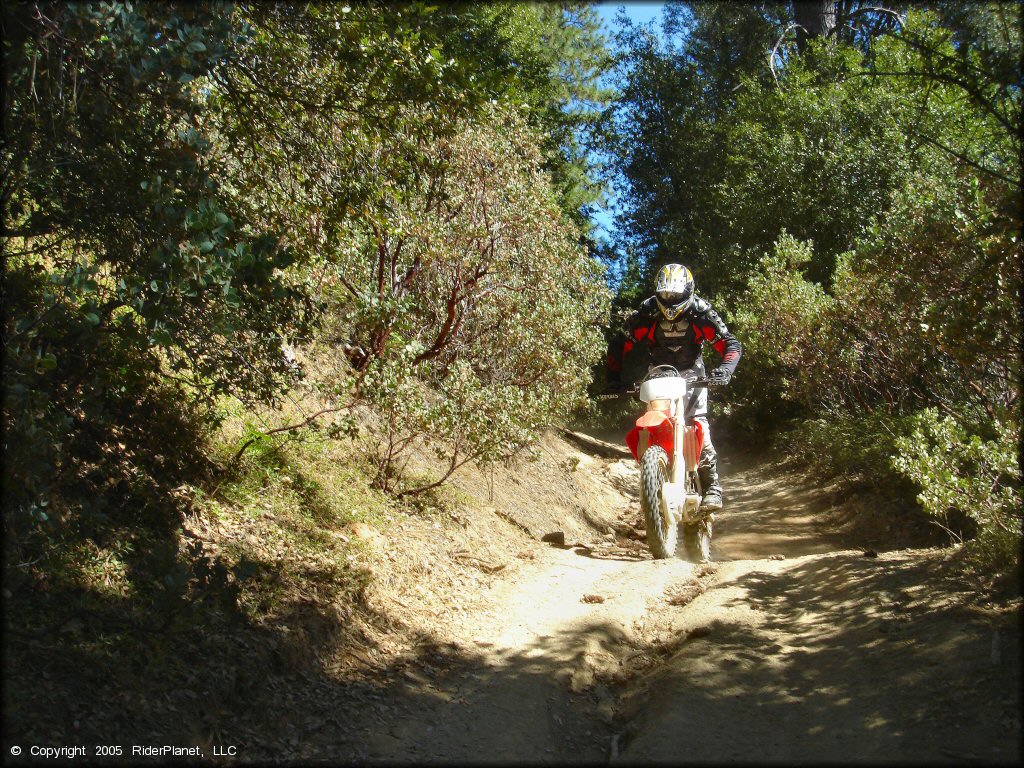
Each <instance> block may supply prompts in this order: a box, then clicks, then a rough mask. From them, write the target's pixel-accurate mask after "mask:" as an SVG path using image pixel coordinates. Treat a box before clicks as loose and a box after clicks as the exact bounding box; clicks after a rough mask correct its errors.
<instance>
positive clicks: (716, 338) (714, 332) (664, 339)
mask: <svg viewBox="0 0 1024 768" xmlns="http://www.w3.org/2000/svg"><path fill="white" fill-rule="evenodd" d="M704 342H710V344H711V345H712V346H713V347H714V348H715V351H716V352H718V354H720V355H721V356H722V367H724V368H728V369H729V371H730V373H731V372H733V371H735V370H736V365H737V363H739V361H740V355H742V354H743V347H742V345H741V344H740V342H739V341H738V340H737V339H736V337H735V336H733V335H732V334H731V333H729V329H728V328H726V327H725V323H724V322H722V318H721V317H719V316H718V313H717V312H715V310H714V309H712V308H711V305H710V304H709V303H708V302H706V301H704V299H701V298H699V297H696V296H695V297H694V300H693V304H692V306H691V307H690V308H689V309H688V310H686V311H685V312H683V313H682V314H681V315H680V316H679V317H678V318H676V320H674V321H671V320H667V319H666V318H665V316H664V315H662V314H661V311H660V310H659V309H658V304H657V302H656V301H655V299H654V297H653V296H652V297H651V298H649V299H646V300H645V301H644V302H643V303H641V304H640V308H639V309H638V310H637V311H636V312H634V313H633V314H632V315H631V316H630V317H629V319H628V320H627V321H626V331H625V333H619V334H616V336H615V337H613V338H612V341H611V343H610V344H609V345H608V379H609V381H617V380H618V379H619V376H620V374H621V371H622V364H623V362H624V360H625V357H626V355H628V354H629V353H630V352H631V351H632V350H633V349H634V348H635V347H636V346H637V345H640V344H643V343H646V344H647V345H648V349H649V352H650V356H651V360H650V364H651V365H672V366H675V367H676V368H677V369H678V370H680V371H683V370H685V369H687V368H690V367H691V366H693V364H694V363H696V362H697V358H699V357H700V354H701V350H702V349H703V346H704Z"/></svg>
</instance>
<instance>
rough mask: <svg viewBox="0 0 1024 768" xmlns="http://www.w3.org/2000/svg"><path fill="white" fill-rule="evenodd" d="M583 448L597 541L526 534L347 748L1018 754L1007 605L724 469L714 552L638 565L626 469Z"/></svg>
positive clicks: (809, 501) (426, 757)
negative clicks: (595, 481) (527, 557)
mask: <svg viewBox="0 0 1024 768" xmlns="http://www.w3.org/2000/svg"><path fill="white" fill-rule="evenodd" d="M587 440H588V439H587V438H582V437H581V444H586V441H587ZM595 447H597V444H595ZM600 447H601V450H600V451H593V452H592V455H591V458H592V459H593V460H592V461H588V462H587V467H586V471H588V472H592V473H595V475H596V476H598V477H599V478H600V479H601V481H602V482H604V483H607V484H608V485H609V486H610V487H612V488H615V489H617V493H618V496H617V498H618V499H619V502H618V503H619V505H620V508H619V509H618V510H617V511H618V512H619V514H620V517H621V520H622V524H621V525H620V526H618V527H617V534H616V535H615V536H612V535H610V534H606V535H605V536H604V538H603V539H602V540H601V541H600V542H598V543H593V542H591V544H590V545H589V546H573V544H575V542H573V541H569V542H568V543H567V544H566V545H564V546H556V545H550V544H539V543H538V545H537V548H536V550H535V551H534V552H533V558H534V559H533V560H532V561H531V562H529V563H528V564H527V565H525V566H524V567H523V568H521V569H519V570H518V572H517V573H516V575H515V577H514V578H509V579H507V580H505V581H502V582H499V583H498V584H497V585H496V586H495V587H493V588H492V589H491V590H490V592H489V594H487V595H486V596H485V597H484V599H483V600H482V602H481V605H480V606H479V607H477V608H476V609H475V610H473V611H471V612H469V614H468V615H466V616H465V617H464V618H462V619H461V621H453V622H451V623H450V624H446V627H445V628H443V629H439V632H440V633H441V635H440V636H441V637H444V639H445V640H446V641H447V643H448V644H449V645H448V649H449V652H448V653H445V654H441V655H439V656H438V657H437V658H436V659H435V660H434V661H433V662H430V661H429V659H428V660H427V662H425V663H423V664H421V665H420V666H419V667H418V668H417V669H412V670H409V671H407V673H406V680H405V682H404V683H403V685H402V686H399V687H395V688H394V689H393V690H391V691H390V692H389V693H388V695H387V697H386V701H384V702H383V703H382V704H381V705H380V706H378V707H377V708H376V709H374V710H373V711H372V712H368V713H366V715H365V717H364V718H363V721H362V722H361V723H359V724H358V729H359V730H361V731H362V732H363V734H364V735H365V740H364V741H363V742H362V747H361V750H360V752H361V754H360V757H364V758H366V759H370V760H384V761H389V762H390V761H403V762H407V761H412V762H445V763H452V762H472V763H478V762H480V761H499V762H516V763H522V762H533V763H537V762H540V763H546V762H550V763H563V762H587V763H594V762H605V761H608V760H611V761H613V762H614V761H626V762H648V761H655V762H658V761H662V762H666V761H668V762H678V761H680V760H684V759H685V760H696V761H699V762H704V761H722V760H725V761H736V760H746V761H752V760H753V761H757V762H761V761H764V760H772V761H776V760H777V761H791V760H794V761H808V762H811V761H843V762H848V761H850V760H862V761H871V762H876V761H886V760H893V761H904V762H905V761H910V760H913V761H915V762H919V761H928V762H934V761H942V760H950V761H952V760H957V761H965V760H966V761H972V760H973V761H981V762H989V761H999V762H1003V761H1011V760H1019V758H1020V746H1021V742H1020V735H1019V734H1020V726H1021V720H1020V693H1019V680H1020V644H1019V638H1020V623H1019V617H1018V616H1017V615H1015V614H1012V613H1011V614H1006V613H1000V612H998V611H990V612H987V613H986V612H985V611H984V610H980V609H977V608H970V607H967V606H966V605H965V603H966V598H965V597H964V595H963V594H962V593H960V592H958V591H957V583H956V582H955V581H953V580H951V579H947V578H945V577H944V576H943V575H942V572H943V570H942V567H941V563H942V560H943V558H944V554H943V553H942V552H939V551H936V550H916V551H910V550H907V551H893V552H882V553H880V554H878V555H877V556H873V557H872V556H865V554H864V552H863V551H862V550H861V549H849V548H844V547H843V545H842V542H841V541H840V540H839V539H838V537H837V536H835V535H834V534H830V533H829V532H828V531H826V530H823V529H822V528H820V522H819V520H820V518H821V516H820V514H819V515H816V514H815V513H816V512H820V511H821V510H822V509H823V508H824V506H825V505H826V504H827V499H826V498H825V494H824V493H823V492H821V491H816V490H815V489H813V488H811V487H809V486H808V485H807V484H806V483H804V484H799V483H796V481H795V480H794V478H793V477H792V476H780V475H779V474H778V472H777V470H775V469H774V468H772V467H769V466H765V465H757V464H750V465H748V466H740V465H735V466H730V465H728V464H725V465H724V466H723V468H722V470H723V471H722V474H723V479H724V483H725V487H726V498H727V509H726V512H725V514H723V515H721V516H720V520H719V525H718V529H717V530H716V534H715V540H714V545H713V553H712V554H713V556H714V559H715V563H714V564H713V565H712V566H710V567H701V566H694V565H693V564H691V563H688V562H686V561H685V560H682V559H673V560H665V561H654V560H652V559H650V555H649V554H648V553H647V551H646V547H645V546H644V544H643V542H642V541H641V540H640V538H641V534H640V533H639V531H640V524H641V522H640V519H639V512H638V509H637V506H638V505H637V503H636V499H635V496H634V495H633V494H634V490H633V489H634V488H635V487H636V468H635V463H634V462H632V460H631V459H623V458H619V457H618V456H616V454H615V450H616V449H614V447H610V446H608V445H607V444H604V445H602V446H600Z"/></svg>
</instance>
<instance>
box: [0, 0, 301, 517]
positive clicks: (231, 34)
mask: <svg viewBox="0 0 1024 768" xmlns="http://www.w3.org/2000/svg"><path fill="white" fill-rule="evenodd" d="M4 31H5V46H6V56H5V63H6V65H7V72H8V76H9V77H8V84H9V87H8V88H7V89H6V90H5V102H4V109H5V114H4V122H5V126H7V130H6V131H5V138H4V145H3V155H2V165H3V177H4V186H3V192H2V199H3V203H4V206H3V207H4V221H3V236H4V245H5V259H6V265H5V266H6V270H5V275H4V299H5V308H6V310H7V312H6V316H5V327H4V334H5V339H4V341H5V349H6V351H7V356H6V360H5V384H6V387H5V400H4V420H5V441H6V442H5V449H6V450H7V451H8V453H7V457H8V461H7V462H5V470H6V473H7V476H6V483H5V484H6V487H7V489H8V490H9V491H10V492H9V493H8V494H5V504H6V505H8V509H13V510H16V511H18V512H19V513H30V514H31V515H35V516H36V517H39V516H40V515H41V516H42V517H44V518H45V517H46V513H45V512H43V511H42V506H41V505H45V504H47V503H49V502H48V500H49V494H50V490H51V488H52V487H53V485H54V481H56V483H57V485H58V486H59V485H60V484H61V483H74V482H78V481H79V480H81V476H82V473H84V472H85V471H86V470H87V468H88V466H89V465H90V463H91V462H94V461H96V460H97V459H96V457H97V456H98V455H102V454H103V452H104V451H112V452H113V453H117V452H118V450H120V451H124V450H125V448H124V446H122V447H121V448H120V449H118V448H117V445H118V444H119V443H123V442H124V440H123V439H122V438H121V437H119V435H120V434H121V433H123V432H124V430H125V427H126V425H127V424H128V423H129V422H130V421H131V420H134V419H141V420H143V421H145V420H146V419H147V417H149V416H153V415H154V414H152V413H151V412H149V411H147V406H145V405H144V404H145V403H147V402H150V401H152V398H153V397H155V396H156V393H157V392H158V391H159V390H161V389H163V388H167V387H170V388H172V389H173V388H179V387H181V386H187V388H188V391H189V392H190V393H192V395H198V396H199V397H202V398H205V399H206V400H207V402H209V401H211V400H212V398H214V397H215V396H216V395H218V394H219V393H225V392H229V393H233V394H236V395H238V396H239V397H242V398H244V399H246V400H247V401H270V400H273V398H274V397H275V396H276V395H277V394H278V393H279V392H280V391H281V389H282V387H283V386H284V385H285V384H286V383H287V382H288V381H289V379H290V377H291V374H290V372H289V369H288V366H287V364H286V361H285V360H284V359H283V357H282V355H281V351H280V345H281V339H282V337H285V336H288V335H291V334H295V333H299V332H301V331H302V328H303V326H304V323H305V320H304V318H303V309H304V304H303V301H302V291H301V289H300V288H299V287H297V286H295V285H293V284H291V283H290V282H289V281H288V279H287V278H286V277H285V276H284V274H283V270H285V269H286V268H287V267H288V266H289V265H291V264H292V262H293V260H294V253H293V252H292V251H290V250H289V249H287V248H283V247H281V246H280V243H279V240H278V238H277V236H276V234H274V233H273V232H272V231H270V232H268V231H266V230H261V229H260V228H258V227H250V226H249V222H248V221H247V220H246V219H245V218H244V217H240V216H239V215H238V211H237V210H234V209H232V208H231V207H226V206H225V205H224V202H225V196H224V195H223V194H222V187H221V184H222V182H223V178H222V177H220V176H218V175H217V174H216V173H215V172H213V169H211V167H210V166H209V164H208V162H209V158H210V140H209V137H208V135H207V134H206V133H205V132H204V131H203V130H202V129H201V127H197V126H198V124H199V121H200V120H201V115H202V112H203V83H204V82H205V80H206V78H208V77H210V76H211V75H212V74H213V73H214V72H216V71H217V70H218V69H219V68H222V67H224V66H227V65H228V64H229V62H230V60H231V48H232V46H234V45H235V44H236V43H237V41H238V38H239V33H238V32H237V31H236V30H234V29H233V28H232V25H231V23H230V14H229V13H227V6H224V5H220V4H216V3H214V4H208V5H191V4H189V5H185V6H181V7H179V6H175V5H161V6H159V7H147V8H146V9H144V10H143V9H135V8H133V6H132V5H131V4H128V3H119V2H113V3H104V4H81V5H69V4H64V3H45V2H32V3H24V4H7V5H5V6H4ZM241 36H244V31H243V32H241ZM83 446H86V448H85V449H83ZM83 450H84V453H83V452H82V451H83Z"/></svg>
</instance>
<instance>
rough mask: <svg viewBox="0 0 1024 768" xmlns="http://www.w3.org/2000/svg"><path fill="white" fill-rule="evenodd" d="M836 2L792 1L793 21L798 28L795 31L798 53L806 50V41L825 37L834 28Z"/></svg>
mask: <svg viewBox="0 0 1024 768" xmlns="http://www.w3.org/2000/svg"><path fill="white" fill-rule="evenodd" d="M838 6H839V3H838V1H837V0H793V20H794V21H795V22H796V23H797V24H799V25H800V26H799V27H797V29H796V45H797V49H798V50H799V51H800V53H803V52H804V51H805V50H806V48H807V41H808V40H810V39H811V38H813V37H826V36H828V35H829V34H830V33H831V32H832V30H833V29H835V26H836V15H837V12H838V10H839V9H838Z"/></svg>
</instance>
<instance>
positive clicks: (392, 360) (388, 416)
mask: <svg viewBox="0 0 1024 768" xmlns="http://www.w3.org/2000/svg"><path fill="white" fill-rule="evenodd" d="M494 123H497V124H498V125H500V128H499V127H495V126H494V125H493V124H494ZM531 135H532V132H531V131H530V130H529V129H528V128H527V127H526V126H525V125H523V124H522V122H521V121H520V120H519V119H518V118H517V117H516V116H515V115H514V114H503V113H502V112H500V111H494V112H491V113H490V114H489V115H488V116H487V119H486V120H484V121H482V123H481V124H479V125H476V124H467V125H464V127H463V129H462V130H461V131H460V132H459V133H458V135H457V137H454V138H453V139H451V140H450V141H447V142H444V143H441V144H439V145H438V146H436V147H435V148H434V150H433V151H435V152H437V153H438V156H439V157H441V156H443V157H446V158H447V161H446V163H445V166H444V173H443V175H440V174H439V175H437V176H434V177H428V178H425V179H424V180H423V182H422V187H421V191H420V197H419V198H418V199H416V198H407V199H406V200H405V207H403V206H402V205H401V203H400V202H399V201H398V200H394V201H393V202H391V201H389V203H390V204H389V205H387V210H388V211H389V215H388V216H387V217H386V218H385V219H384V220H383V221H369V222H367V221H364V220H360V219H358V218H353V219H352V220H351V221H350V224H349V227H348V230H347V235H346V236H345V237H344V240H345V241H346V242H348V243H350V244H352V247H351V248H350V249H348V250H346V251H345V252H344V253H343V254H342V257H341V258H340V259H339V261H338V263H337V264H336V265H335V266H334V270H336V271H335V275H336V276H337V281H338V283H337V285H338V290H337V294H336V299H335V301H336V302H337V304H336V306H335V308H333V309H332V316H333V317H335V318H336V319H337V322H339V323H341V325H342V326H343V327H346V328H350V329H351V333H352V337H351V338H352V343H353V345H354V346H355V347H356V348H357V349H358V350H359V351H358V352H357V353H356V355H355V363H356V367H357V369H359V370H361V371H363V372H364V375H363V378H362V380H361V382H360V385H359V389H360V392H361V393H362V395H363V396H364V397H366V398H367V399H368V400H369V402H371V403H373V404H374V405H375V407H377V408H378V409H379V410H380V412H381V415H382V416H383V417H384V422H385V424H386V425H387V427H388V429H389V436H388V441H387V443H386V444H385V445H384V446H382V456H381V473H380V475H379V481H380V482H382V483H383V484H388V480H387V478H388V477H389V476H390V475H389V473H390V472H391V471H392V469H393V467H392V464H393V462H394V461H396V459H397V457H398V455H399V454H400V453H401V451H402V449H403V448H404V447H406V446H408V445H409V444H410V443H411V441H412V440H413V439H416V438H419V439H423V440H425V441H427V442H431V443H433V444H434V445H435V446H444V448H443V452H444V454H445V456H446V458H448V459H449V464H448V466H449V469H450V470H451V471H454V469H456V468H457V467H458V466H460V465H461V464H463V463H465V462H466V461H469V460H477V461H494V460H497V459H500V458H505V457H507V456H509V455H511V454H513V453H515V452H516V451H518V450H520V449H521V448H523V447H524V446H526V445H528V444H529V443H530V442H532V441H534V440H535V439H536V437H537V432H538V430H539V429H540V428H542V427H543V426H545V425H547V424H549V423H550V422H551V420H552V419H553V418H556V417H557V416H558V415H559V414H564V413H566V412H568V411H569V410H570V409H571V408H572V407H573V406H574V405H575V404H577V403H578V402H579V399H580V397H581V395H582V392H583V390H584V388H585V386H586V384H587V383H588V382H589V365H590V364H591V363H592V362H594V361H595V360H596V359H597V357H598V356H599V354H600V351H601V348H602V347H601V337H600V334H599V331H598V330H597V328H596V323H597V320H598V318H600V317H601V316H603V314H604V313H605V312H606V311H607V291H606V290H605V288H604V286H603V281H602V275H601V271H600V269H599V266H598V265H597V263H596V262H595V261H594V260H593V259H591V258H590V257H589V256H588V255H587V253H586V251H585V250H584V249H583V248H582V246H580V245H579V242H578V235H577V232H576V230H575V228H574V227H572V226H571V225H570V224H569V223H568V222H566V221H565V220H564V219H562V218H561V217H560V216H559V213H558V209H557V206H556V204H555V201H554V195H553V194H552V191H551V188H550V185H549V182H548V181H547V179H546V177H545V174H544V173H543V172H542V171H541V169H540V166H541V158H540V155H539V153H537V152H536V150H535V149H533V147H534V146H535V145H534V143H533V142H532V140H531ZM412 222H415V225H414V226H412ZM360 244H361V247H360ZM554 265H557V268H556V267H555V266H554ZM396 276H397V277H396ZM424 385H428V387H424Z"/></svg>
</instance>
